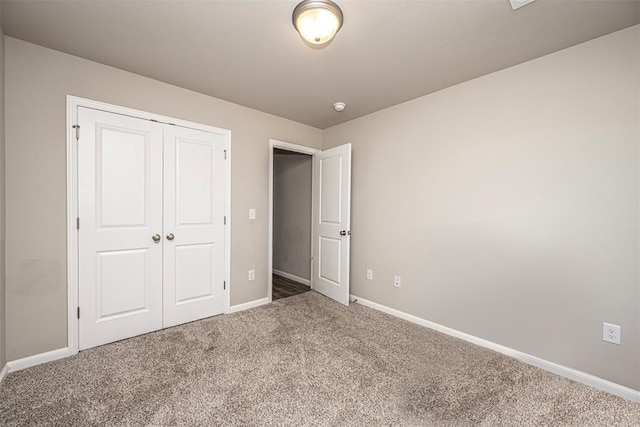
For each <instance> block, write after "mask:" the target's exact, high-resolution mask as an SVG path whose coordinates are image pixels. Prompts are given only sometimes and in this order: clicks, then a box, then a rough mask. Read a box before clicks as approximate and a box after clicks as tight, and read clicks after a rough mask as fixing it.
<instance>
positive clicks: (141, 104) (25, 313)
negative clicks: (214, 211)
mask: <svg viewBox="0 0 640 427" xmlns="http://www.w3.org/2000/svg"><path fill="white" fill-rule="evenodd" d="M5 42H6V43H5V48H6V50H5V53H6V74H5V78H6V107H7V108H6V124H7V127H6V159H7V165H6V166H7V168H6V172H7V175H6V191H7V193H6V198H7V199H6V200H7V217H6V220H7V236H6V239H7V257H6V262H7V264H6V269H7V291H6V303H7V311H6V322H7V330H6V344H7V358H8V360H14V359H18V358H21V357H25V356H30V355H33V354H37V353H41V352H45V351H49V350H53V349H57V348H61V347H65V346H66V333H67V332H66V330H67V322H66V316H67V304H66V301H67V297H66V270H65V268H66V262H67V260H66V231H65V230H66V163H65V162H66V160H65V147H66V140H65V120H66V119H65V117H66V99H65V97H66V95H67V94H70V95H76V96H81V97H85V98H90V99H95V100H99V101H104V102H109V103H112V104H117V105H123V106H126V107H130V108H135V109H139V110H143V111H149V112H153V113H158V114H163V115H167V116H172V117H176V118H179V119H185V120H191V121H194V122H199V123H204V124H210V125H213V126H218V127H221V128H226V129H231V132H232V135H231V138H232V149H231V152H232V162H231V173H232V178H231V182H232V187H231V207H232V215H231V227H232V228H231V236H232V241H231V303H232V304H234V305H235V304H240V303H244V302H247V301H253V300H256V299H260V298H265V297H266V296H267V277H266V271H267V250H266V248H267V244H268V243H267V241H268V236H267V229H268V228H267V218H268V216H267V209H268V180H267V176H268V164H269V162H268V154H269V138H275V139H279V140H284V141H292V142H295V143H297V144H302V145H307V146H310V147H315V148H319V147H320V146H321V143H322V132H321V131H320V130H318V129H315V128H312V127H309V126H306V125H302V124H299V123H295V122H293V121H290V120H285V119H282V118H279V117H276V116H273V115H269V114H266V113H262V112H259V111H256V110H252V109H249V108H246V107H242V106H239V105H236V104H232V103H229V102H225V101H222V100H219V99H215V98H211V97H209V96H205V95H202V94H198V93H195V92H191V91H188V90H185V89H181V88H179V87H175V86H171V85H168V84H165V83H161V82H158V81H155V80H151V79H148V78H145V77H142V76H139V75H135V74H132V73H128V72H125V71H121V70H118V69H115V68H112V67H107V66H104V65H101V64H98V63H95V62H91V61H87V60H83V59H80V58H77V57H74V56H71V55H66V54H63V53H60V52H56V51H53V50H50V49H46V48H43V47H39V46H36V45H33V44H30V43H26V42H23V41H20V40H17V39H13V38H10V37H6V38H5ZM249 208H255V209H256V210H257V219H256V220H255V221H249V219H248V214H247V213H248V209H249ZM252 268H253V269H255V270H256V280H255V281H252V282H249V281H248V280H247V270H249V269H252Z"/></svg>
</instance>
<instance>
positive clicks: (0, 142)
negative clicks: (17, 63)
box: [0, 8, 7, 369]
mask: <svg viewBox="0 0 640 427" xmlns="http://www.w3.org/2000/svg"><path fill="white" fill-rule="evenodd" d="M0 9H2V8H0ZM4 149H5V146H4V32H3V31H2V28H0V369H2V367H3V366H4V364H5V362H6V361H7V358H6V353H5V274H4V271H5V269H4V262H5V261H4V259H5V223H4V215H5V202H4V200H5V198H4V188H5V185H4V182H5V181H4V157H5V152H4Z"/></svg>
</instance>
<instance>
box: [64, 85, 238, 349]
mask: <svg viewBox="0 0 640 427" xmlns="http://www.w3.org/2000/svg"><path fill="white" fill-rule="evenodd" d="M66 102H67V124H66V126H67V127H66V131H67V137H66V145H67V146H66V151H67V316H68V317H67V350H68V356H72V355H74V354H78V348H79V332H80V321H79V319H78V317H77V308H78V296H79V291H80V286H79V285H80V283H79V280H78V260H79V258H78V257H79V241H78V229H77V226H76V224H77V223H76V221H77V218H78V144H77V140H76V125H77V123H78V109H79V108H80V107H85V108H92V109H94V110H100V111H105V112H107V113H113V114H120V115H124V116H130V117H134V118H138V119H142V120H150V121H156V122H160V123H165V124H171V125H175V126H181V127H185V128H190V129H195V130H201V131H205V132H213V133H218V134H220V133H221V134H224V135H225V148H226V150H227V185H226V188H225V192H226V200H225V205H226V206H225V216H226V218H227V225H226V227H225V236H224V238H225V249H224V252H225V278H224V280H225V282H226V284H227V286H226V289H224V290H223V294H226V295H224V296H223V301H224V313H226V312H228V311H229V307H230V306H231V131H230V130H228V129H222V128H217V127H214V126H210V125H205V124H201V123H195V122H190V121H187V120H181V119H176V118H173V117H168V116H163V115H160V114H154V113H149V112H146V111H141V110H135V109H133V108H128V107H122V106H119V105H114V104H108V103H105V102H101V101H94V100H92V99H87V98H80V97H77V96H72V95H67V100H66ZM80 131H82V130H81V129H80Z"/></svg>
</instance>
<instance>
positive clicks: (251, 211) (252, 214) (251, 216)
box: [249, 209, 256, 219]
mask: <svg viewBox="0 0 640 427" xmlns="http://www.w3.org/2000/svg"><path fill="white" fill-rule="evenodd" d="M249 219H256V210H255V209H249Z"/></svg>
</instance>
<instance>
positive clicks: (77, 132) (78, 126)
mask: <svg viewBox="0 0 640 427" xmlns="http://www.w3.org/2000/svg"><path fill="white" fill-rule="evenodd" d="M73 128H74V129H75V130H76V139H77V140H80V125H73Z"/></svg>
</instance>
